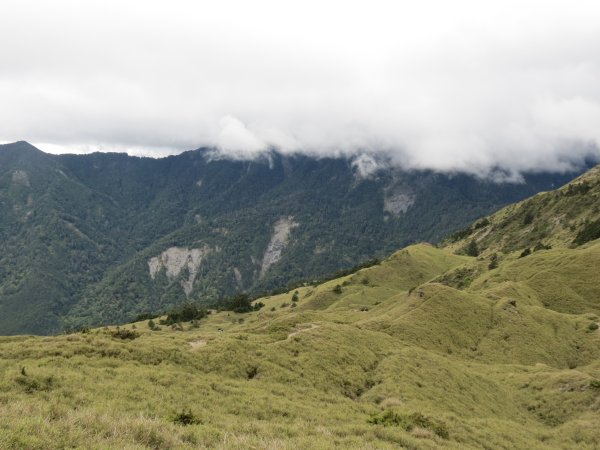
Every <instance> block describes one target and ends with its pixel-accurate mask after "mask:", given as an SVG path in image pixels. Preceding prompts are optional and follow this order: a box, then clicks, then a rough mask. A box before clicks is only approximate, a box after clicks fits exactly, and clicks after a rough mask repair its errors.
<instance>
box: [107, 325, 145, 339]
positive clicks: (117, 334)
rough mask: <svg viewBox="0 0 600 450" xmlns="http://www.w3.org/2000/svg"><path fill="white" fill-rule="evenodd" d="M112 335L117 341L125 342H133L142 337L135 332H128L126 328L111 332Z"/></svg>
mask: <svg viewBox="0 0 600 450" xmlns="http://www.w3.org/2000/svg"><path fill="white" fill-rule="evenodd" d="M110 335H111V336H112V337H114V338H117V339H123V340H130V341H131V340H133V339H136V338H138V337H140V333H138V332H137V331H134V330H127V329H125V328H117V329H116V330H115V331H113V332H111V333H110Z"/></svg>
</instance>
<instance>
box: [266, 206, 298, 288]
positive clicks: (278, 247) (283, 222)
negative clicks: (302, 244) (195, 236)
mask: <svg viewBox="0 0 600 450" xmlns="http://www.w3.org/2000/svg"><path fill="white" fill-rule="evenodd" d="M297 226H298V223H297V222H294V218H293V217H291V216H290V217H282V218H281V219H279V220H278V221H277V222H275V226H274V227H273V234H272V235H271V241H270V242H269V245H267V249H266V250H265V254H264V256H263V260H262V264H261V268H260V277H261V278H262V277H264V276H265V274H266V273H267V271H268V270H269V268H270V267H271V266H272V265H273V264H275V263H276V262H278V261H279V260H280V259H281V252H282V251H283V249H284V248H285V247H286V246H287V244H288V240H289V237H290V232H291V231H292V229H293V228H295V227H297Z"/></svg>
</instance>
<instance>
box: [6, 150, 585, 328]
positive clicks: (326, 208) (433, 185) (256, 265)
mask: <svg viewBox="0 0 600 450" xmlns="http://www.w3.org/2000/svg"><path fill="white" fill-rule="evenodd" d="M213 156H214V153H213V152H212V151H211V150H209V149H201V150H197V151H190V152H186V153H183V154H181V155H178V156H172V157H168V158H162V159H151V158H136V157H130V156H127V155H124V154H100V153H96V154H91V155H60V156H54V155H47V154H44V153H42V152H40V151H39V150H37V149H36V148H34V147H32V146H31V145H29V144H27V143H25V142H19V143H15V144H9V145H3V146H0V333H1V334H15V333H25V332H27V333H54V332H59V331H61V330H62V329H64V328H65V327H72V326H79V325H81V324H89V325H95V324H102V323H112V322H118V321H123V320H128V319H130V318H131V317H134V316H135V315H137V314H139V313H144V312H150V311H156V310H160V309H166V308H168V307H170V306H172V305H175V304H181V303H184V302H187V301H201V302H214V301H215V300H217V299H219V298H222V297H226V296H230V295H233V294H235V293H236V292H242V291H247V292H250V293H253V294H256V293H259V292H264V291H268V290H272V289H274V288H279V287H282V286H285V285H287V284H288V283H289V282H291V281H294V280H299V279H311V278H315V277H318V278H320V277H322V276H323V275H324V274H331V273H333V272H335V271H336V270H338V269H341V268H348V267H351V266H353V265H354V264H356V263H357V262H360V261H363V260H365V259H368V258H371V257H373V256H384V255H386V254H389V253H390V252H392V251H393V250H394V249H396V248H399V247H402V246H404V245H407V244H409V243H411V242H417V241H422V240H428V241H433V242H435V241H437V240H439V239H440V238H442V237H443V236H445V235H447V234H448V233H450V232H452V231H455V230H457V229H460V228H462V227H464V226H465V225H466V224H468V223H469V222H470V221H472V220H474V219H475V218H477V217H480V216H483V215H485V214H488V213H490V212H492V211H494V210H496V209H497V208H499V207H500V206H502V205H504V204H506V203H509V202H513V201H517V200H520V199H522V198H525V197H527V196H529V195H532V194H534V193H536V192H539V191H540V190H548V189H551V188H552V187H555V186H559V185H561V184H562V183H564V182H566V181H568V180H569V179H571V178H572V177H574V176H575V175H576V174H564V175H556V174H540V175H526V177H525V180H526V181H525V183H522V184H511V183H503V184H497V183H493V182H490V181H484V180H479V179H476V178H473V177H470V176H466V175H443V174H435V173H432V172H405V171H402V170H399V169H392V168H382V169H381V170H379V171H377V172H375V173H372V174H370V175H369V176H361V173H360V171H359V170H358V169H359V168H358V166H357V164H356V161H353V160H348V159H343V158H339V159H331V158H323V159H314V158H310V157H306V156H283V155H280V154H277V153H272V154H270V155H268V156H266V157H264V158H263V159H259V160H256V161H231V160H224V159H217V160H215V159H214V157H213Z"/></svg>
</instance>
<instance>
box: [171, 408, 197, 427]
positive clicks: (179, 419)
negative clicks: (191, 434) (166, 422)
mask: <svg viewBox="0 0 600 450" xmlns="http://www.w3.org/2000/svg"><path fill="white" fill-rule="evenodd" d="M200 422H201V421H200V419H198V418H197V417H196V416H195V415H194V414H193V413H192V411H191V410H189V409H188V410H187V411H181V412H179V413H177V414H175V417H173V423H176V424H177V425H184V426H187V425H196V424H199V423H200Z"/></svg>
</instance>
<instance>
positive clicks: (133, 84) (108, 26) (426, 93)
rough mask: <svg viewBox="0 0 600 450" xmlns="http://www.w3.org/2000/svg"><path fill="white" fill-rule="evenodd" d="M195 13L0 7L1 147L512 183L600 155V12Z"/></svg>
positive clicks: (340, 7)
mask: <svg viewBox="0 0 600 450" xmlns="http://www.w3.org/2000/svg"><path fill="white" fill-rule="evenodd" d="M200 3H202V2H200ZM200 3H198V2H191V1H190V2H188V1H183V0H180V1H174V2H173V1H172V2H168V3H167V2H162V1H145V2H142V1H132V0H129V1H118V2H117V1H115V0H107V1H104V2H94V3H93V4H91V3H90V2H85V3H82V2H77V1H73V0H57V1H55V2H51V4H50V2H34V1H28V0H19V1H16V0H6V1H3V2H2V5H1V6H0V48H1V50H2V58H1V59H0V104H1V105H2V107H1V108H0V140H2V141H11V140H21V139H25V140H28V141H30V142H33V143H36V144H37V145H39V146H40V148H42V149H43V150H47V151H51V152H65V151H67V152H68V151H76V152H88V151H94V150H102V151H128V152H130V153H133V154H145V155H150V156H163V155H165V154H171V153H176V152H179V151H183V150H187V149H191V148H196V147H200V146H214V147H217V148H218V149H219V151H220V153H221V154H222V155H225V156H227V157H232V158H242V159H248V158H254V157H256V156H257V155H260V154H262V153H264V152H265V151H268V150H269V149H272V148H277V149H278V150H280V151H282V152H284V153H295V152H300V153H307V154H312V155H318V156H332V155H350V156H354V161H355V164H357V165H359V166H360V167H366V168H367V169H368V167H369V164H371V166H372V164H376V161H377V160H378V158H380V159H384V160H386V161H389V162H390V163H392V164H400V165H402V166H404V167H406V168H418V169H433V170H438V171H465V172H469V173H475V174H479V175H484V176H485V175H486V174H490V173H492V172H494V170H495V169H497V168H501V169H503V170H505V171H507V173H508V174H509V177H510V176H512V175H510V174H516V173H518V172H520V171H525V170H539V171H542V170H552V171H563V170H567V169H569V168H572V167H573V166H574V165H577V164H581V162H582V161H583V160H584V159H585V158H586V157H596V158H597V157H598V156H600V83H599V82H598V80H600V44H599V43H600V27H598V26H597V22H598V17H600V6H599V5H598V3H597V2H588V1H581V2H576V3H573V2H567V1H563V0H561V1H557V2H538V1H514V0H508V1H505V2H501V3H498V2H497V3H498V4H495V5H490V4H489V2H477V1H465V0H462V1H461V0H459V1H457V2H444V1H423V2H418V4H411V5H410V6H406V5H402V4H401V3H399V2H384V1H374V2H368V3H366V2H365V3H363V4H362V5H359V4H357V3H355V2H336V1H334V2H325V4H324V2H316V1H315V2H311V1H309V2H302V3H299V4H296V5H295V6H293V7H291V6H290V5H284V4H283V3H282V2H275V1H257V2H241V1H239V2H238V1H223V2H218V4H217V3H215V2H213V3H215V4H211V6H210V8H207V7H206V6H203V5H201V4H200ZM413 3H415V2H413ZM361 155H362V156H361ZM365 155H367V156H365ZM369 155H370V156H369ZM357 167H358V166H357ZM494 173H497V172H494Z"/></svg>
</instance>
